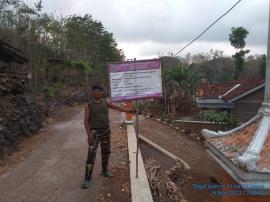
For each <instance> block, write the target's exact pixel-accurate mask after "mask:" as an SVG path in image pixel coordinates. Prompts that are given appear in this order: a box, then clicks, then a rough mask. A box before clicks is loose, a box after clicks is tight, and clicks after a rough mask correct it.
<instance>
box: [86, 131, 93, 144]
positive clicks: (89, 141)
mask: <svg viewBox="0 0 270 202" xmlns="http://www.w3.org/2000/svg"><path fill="white" fill-rule="evenodd" d="M87 141H88V145H89V146H90V145H92V144H93V135H92V134H88V135H87Z"/></svg>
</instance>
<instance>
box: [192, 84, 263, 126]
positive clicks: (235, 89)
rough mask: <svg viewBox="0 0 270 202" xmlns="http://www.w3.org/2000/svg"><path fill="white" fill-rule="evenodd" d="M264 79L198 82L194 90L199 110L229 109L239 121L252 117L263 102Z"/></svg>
mask: <svg viewBox="0 0 270 202" xmlns="http://www.w3.org/2000/svg"><path fill="white" fill-rule="evenodd" d="M264 86H265V83H264V79H245V80H239V81H234V82H231V83H200V84H199V86H198V87H197V90H196V96H197V106H198V107H199V108H200V109H201V110H206V109H207V110H208V109H215V110H217V111H224V110H226V111H229V112H231V114H232V115H233V117H234V118H236V119H237V120H238V121H239V122H245V121H247V120H249V119H250V118H251V117H253V116H254V115H255V114H256V113H257V111H258V110H259V108H260V107H261V104H262V102H263V97H264Z"/></svg>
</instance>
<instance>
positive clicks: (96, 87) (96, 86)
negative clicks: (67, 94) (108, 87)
mask: <svg viewBox="0 0 270 202" xmlns="http://www.w3.org/2000/svg"><path fill="white" fill-rule="evenodd" d="M92 90H100V91H103V88H102V87H101V86H99V85H97V84H95V85H93V86H92Z"/></svg>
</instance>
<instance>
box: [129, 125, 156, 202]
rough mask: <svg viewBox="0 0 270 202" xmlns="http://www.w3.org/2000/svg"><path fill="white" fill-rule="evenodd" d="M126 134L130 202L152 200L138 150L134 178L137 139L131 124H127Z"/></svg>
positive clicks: (150, 201)
mask: <svg viewBox="0 0 270 202" xmlns="http://www.w3.org/2000/svg"><path fill="white" fill-rule="evenodd" d="M127 134H128V150H129V161H130V165H129V166H130V183H131V198H132V202H152V201H153V198H152V194H151V190H150V187H149V183H148V179H147V176H146V173H145V169H144V164H143V160H142V156H141V153H140V151H139V154H138V178H136V150H137V139H136V134H135V129H134V126H133V125H128V126H127Z"/></svg>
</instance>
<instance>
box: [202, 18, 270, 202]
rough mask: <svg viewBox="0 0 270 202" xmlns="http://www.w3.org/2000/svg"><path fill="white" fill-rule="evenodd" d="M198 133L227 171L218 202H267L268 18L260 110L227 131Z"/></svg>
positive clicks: (269, 183)
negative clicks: (264, 72)
mask: <svg viewBox="0 0 270 202" xmlns="http://www.w3.org/2000/svg"><path fill="white" fill-rule="evenodd" d="M258 84H259V85H258V86H257V87H254V86H253V88H251V90H252V89H253V92H254V91H255V89H257V88H259V87H260V85H262V84H260V83H258ZM249 91H250V90H248V91H247V90H245V91H241V93H237V95H236V96H235V95H233V96H232V97H231V96H229V98H228V99H227V100H233V99H235V98H237V97H239V96H243V97H245V96H246V95H245V94H248V93H249ZM243 92H246V93H243ZM228 94H230V92H229V93H228ZM239 94H240V95H239ZM225 97H226V96H225ZM247 110H248V109H247ZM202 134H203V136H204V137H205V139H206V140H205V144H206V146H207V150H208V152H209V153H210V155H211V156H212V157H213V158H214V159H215V160H216V162H217V163H218V164H219V165H220V166H221V167H222V168H223V169H224V170H225V171H226V172H227V176H225V177H223V179H222V181H221V183H222V185H224V186H222V188H221V189H222V190H221V196H222V200H221V201H222V202H227V201H230V202H236V201H237V202H268V201H270V15H269V24H268V46H267V65H266V78H265V85H264V99H263V103H262V105H261V107H260V109H259V110H258V112H257V113H256V115H255V116H254V117H252V118H251V119H250V120H248V121H247V122H245V123H243V124H241V125H240V126H238V127H236V128H234V129H232V130H230V131H226V132H222V131H211V130H208V129H203V130H202ZM238 185H239V186H238Z"/></svg>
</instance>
